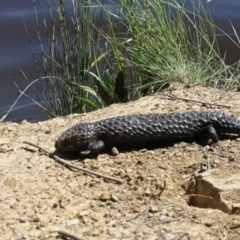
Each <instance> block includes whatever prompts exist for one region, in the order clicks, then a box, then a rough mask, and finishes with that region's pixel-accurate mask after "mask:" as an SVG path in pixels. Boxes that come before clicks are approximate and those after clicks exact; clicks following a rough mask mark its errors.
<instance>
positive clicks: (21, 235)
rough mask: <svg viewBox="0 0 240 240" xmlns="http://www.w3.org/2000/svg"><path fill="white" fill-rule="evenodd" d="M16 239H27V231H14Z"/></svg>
mask: <svg viewBox="0 0 240 240" xmlns="http://www.w3.org/2000/svg"><path fill="white" fill-rule="evenodd" d="M16 235H17V239H27V238H28V232H27V231H16Z"/></svg>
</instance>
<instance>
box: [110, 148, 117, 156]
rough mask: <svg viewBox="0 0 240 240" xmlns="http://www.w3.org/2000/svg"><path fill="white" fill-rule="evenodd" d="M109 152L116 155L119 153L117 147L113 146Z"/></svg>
mask: <svg viewBox="0 0 240 240" xmlns="http://www.w3.org/2000/svg"><path fill="white" fill-rule="evenodd" d="M111 154H112V155H113V156H118V155H119V151H118V149H117V148H116V147H113V148H112V149H111Z"/></svg>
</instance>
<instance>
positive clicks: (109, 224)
mask: <svg viewBox="0 0 240 240" xmlns="http://www.w3.org/2000/svg"><path fill="white" fill-rule="evenodd" d="M107 225H108V226H109V227H116V221H115V220H110V221H108V222H107Z"/></svg>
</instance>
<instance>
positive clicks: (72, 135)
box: [55, 123, 95, 152]
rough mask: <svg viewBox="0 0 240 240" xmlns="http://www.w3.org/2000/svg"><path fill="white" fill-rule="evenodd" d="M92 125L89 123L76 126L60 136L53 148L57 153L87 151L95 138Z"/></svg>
mask: <svg viewBox="0 0 240 240" xmlns="http://www.w3.org/2000/svg"><path fill="white" fill-rule="evenodd" d="M94 133H95V129H94V125H93V124H91V123H81V124H77V125H75V126H73V127H71V128H70V129H68V130H67V131H65V132H63V133H62V135H60V137H59V138H58V139H57V141H56V142H55V148H56V149H57V151H59V152H79V151H83V150H85V149H87V147H88V145H89V143H90V142H91V140H92V139H94V136H95V134H94Z"/></svg>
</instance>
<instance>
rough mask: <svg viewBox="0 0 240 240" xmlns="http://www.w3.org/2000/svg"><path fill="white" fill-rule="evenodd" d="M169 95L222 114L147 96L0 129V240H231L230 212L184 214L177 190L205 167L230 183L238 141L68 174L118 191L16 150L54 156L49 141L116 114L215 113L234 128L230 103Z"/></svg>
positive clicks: (208, 92) (188, 92) (215, 97)
mask: <svg viewBox="0 0 240 240" xmlns="http://www.w3.org/2000/svg"><path fill="white" fill-rule="evenodd" d="M171 93H172V94H174V95H175V96H178V97H184V98H188V99H194V100H198V101H204V102H209V103H212V104H222V105H224V106H230V108H225V107H223V106H222V107H220V106H215V105H208V104H200V103H193V102H186V101H183V100H172V99H169V98H167V97H165V96H163V95H161V94H157V95H154V96H148V97H144V98H141V99H139V100H137V101H135V102H131V103H127V104H116V105H111V106H110V107H107V108H105V109H101V110H98V111H95V112H91V113H88V114H82V115H74V116H67V117H60V118H56V119H52V120H49V121H45V122H39V123H34V124H32V123H29V122H26V121H23V122H22V123H21V124H17V123H3V124H1V125H0V133H1V134H0V187H1V193H0V209H1V211H0V221H1V224H0V239H14V240H15V239H49V240H51V239H65V238H64V237H63V236H62V235H61V234H58V233H57V232H56V230H57V229H63V230H66V231H68V232H70V233H75V234H78V235H79V236H81V237H82V239H86V240H87V239H89V240H91V239H103V240H104V239H144V240H155V239H181V240H185V239H194V240H196V239H238V237H239V234H240V216H239V214H238V213H239V212H238V211H235V212H231V213H229V212H226V211H225V212H224V211H221V210H218V209H213V208H210V207H208V208H200V207H194V206H190V205H189V204H188V202H189V201H188V199H189V194H188V193H187V192H186V189H189V186H190V185H191V181H192V178H191V176H192V174H193V173H194V172H196V171H198V170H199V169H200V166H201V164H206V162H211V163H214V164H215V168H217V169H218V171H220V172H221V173H222V176H231V175H232V174H235V175H239V174H240V164H239V163H240V153H239V149H240V139H235V140H223V141H221V142H220V143H219V144H218V146H216V147H210V148H209V147H208V146H201V145H199V144H197V143H177V144H174V145H173V146H168V147H164V148H156V149H151V150H149V149H142V150H139V151H135V150H132V151H129V152H120V154H119V155H117V156H112V155H110V154H101V155H99V156H98V157H97V159H85V160H83V161H78V160H73V161H71V163H72V164H75V165H76V166H82V167H87V168H89V169H92V170H94V171H97V172H100V173H103V174H105V175H109V176H114V177H118V178H120V179H122V181H123V184H117V183H114V182H109V181H105V180H103V179H101V178H97V177H94V176H89V175H87V174H84V173H82V172H81V171H72V170H69V169H68V168H66V167H64V166H62V165H60V164H58V163H56V162H55V161H54V160H53V159H51V158H49V157H48V156H46V155H44V154H42V153H40V152H35V151H27V150H26V149H25V148H24V147H26V148H30V149H32V150H36V149H35V148H34V147H30V146H28V145H26V144H24V143H23V142H24V141H30V142H32V143H35V144H39V145H40V146H41V147H43V148H46V149H47V150H49V151H54V142H55V140H56V138H57V137H58V136H59V134H60V133H61V132H62V131H64V130H66V129H67V128H69V127H70V126H72V125H74V124H76V123H78V122H81V121H89V120H91V121H92V120H98V119H102V118H106V117H110V116H116V115H123V114H131V113H149V112H154V113H163V112H172V111H178V112H180V111H188V110H216V111H223V112H225V113H228V114H234V115H235V116H236V117H238V118H240V93H236V92H235V93H234V92H225V91H222V90H217V89H213V88H203V87H199V86H195V87H191V88H189V89H186V88H183V87H182V86H179V85H176V86H173V87H172V89H171ZM212 153H214V154H212ZM208 171H211V170H207V172H208ZM238 187H239V189H240V184H239V186H238ZM235 190H236V191H235V192H236V194H234V199H231V197H232V195H231V194H229V196H228V198H229V199H228V200H229V201H230V200H231V201H232V202H234V204H235V205H234V206H239V205H240V190H239V191H238V189H235ZM188 192H189V191H188Z"/></svg>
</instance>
